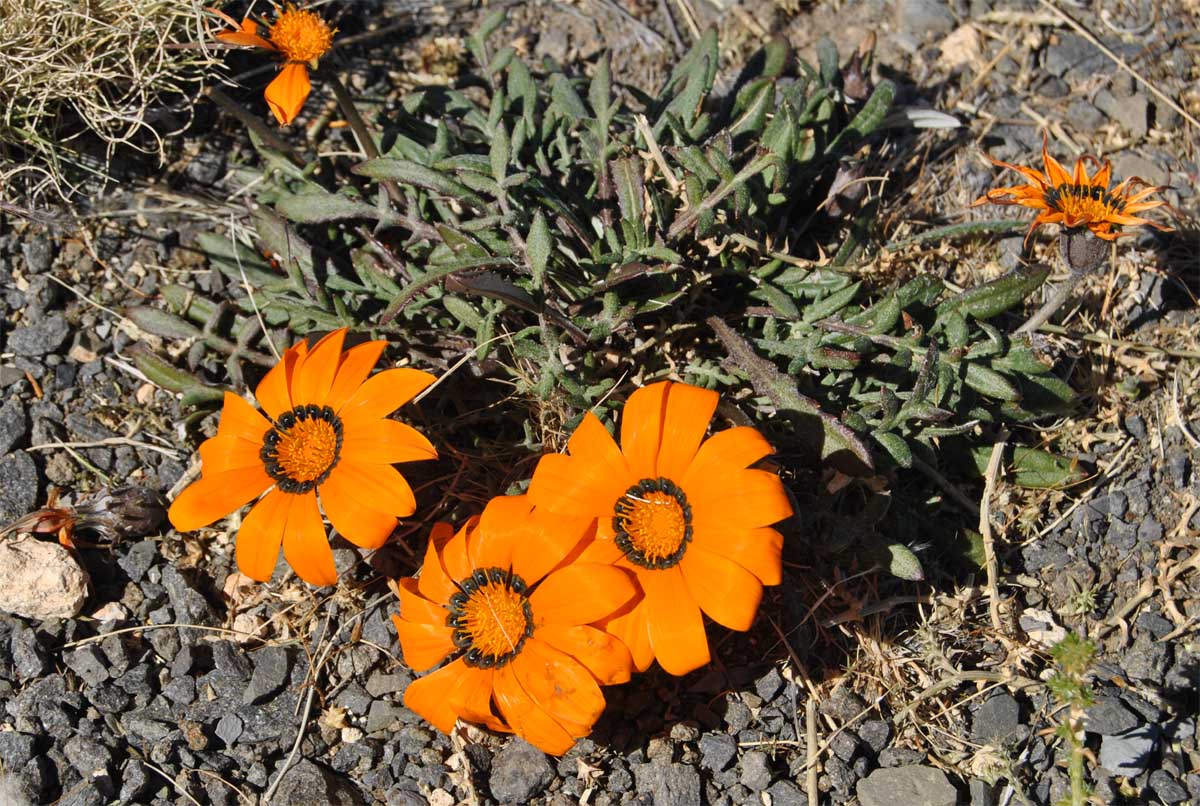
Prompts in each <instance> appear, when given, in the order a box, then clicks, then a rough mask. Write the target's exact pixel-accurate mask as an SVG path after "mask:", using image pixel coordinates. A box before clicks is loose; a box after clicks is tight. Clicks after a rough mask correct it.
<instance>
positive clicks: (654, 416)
mask: <svg viewBox="0 0 1200 806" xmlns="http://www.w3.org/2000/svg"><path fill="white" fill-rule="evenodd" d="M670 388H671V382H670V381H660V382H658V383H652V384H650V385H649V386H643V387H642V388H641V389H638V390H637V391H636V392H634V393H633V394H632V395H630V396H629V399H628V400H626V401H625V408H624V409H622V411H621V453H623V454H625V462H626V463H627V464H628V465H629V472H630V473H631V474H632V475H633V476H634V477H635V479H646V478H651V479H652V478H657V477H658V449H659V446H660V445H661V444H662V433H663V417H664V416H665V414H666V410H667V392H668V391H669V390H670Z"/></svg>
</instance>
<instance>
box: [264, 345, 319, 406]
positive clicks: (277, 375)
mask: <svg viewBox="0 0 1200 806" xmlns="http://www.w3.org/2000/svg"><path fill="white" fill-rule="evenodd" d="M303 346H304V343H303V342H301V343H300V344H298V345H295V346H293V347H289V348H288V349H287V350H285V351H284V353H283V356H282V357H281V358H280V359H279V363H278V364H276V365H275V366H273V367H271V370H270V372H268V373H267V374H266V375H265V376H263V379H262V381H260V382H259V384H258V388H256V389H255V390H254V396H255V397H256V398H258V404H259V405H260V406H262V407H263V411H265V412H266V413H267V414H268V415H269V416H270V417H271V419H272V420H278V419H279V415H281V414H283V413H284V412H285V411H289V410H291V408H292V398H291V395H290V393H289V392H288V378H290V377H291V374H292V369H293V368H294V367H295V366H296V362H297V361H299V360H300V356H301V355H302V354H303V353H304V352H307V349H303V350H302V349H301V348H302V347H303Z"/></svg>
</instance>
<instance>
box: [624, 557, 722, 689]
mask: <svg viewBox="0 0 1200 806" xmlns="http://www.w3.org/2000/svg"><path fill="white" fill-rule="evenodd" d="M638 581H639V582H641V583H642V590H643V591H645V592H646V600H645V604H644V605H643V607H645V608H646V626H647V628H648V629H649V631H650V646H651V647H653V648H654V657H655V658H657V659H658V664H659V665H660V666H662V667H663V669H665V670H666V671H667V672H668V673H670V674H673V675H684V674H687V673H688V672H690V671H692V670H694V669H699V668H700V667H701V666H703V665H705V664H706V663H708V661H709V660H710V656H709V654H708V636H707V635H705V633H704V619H703V618H702V617H701V616H700V608H699V607H698V606H697V605H696V601H695V600H694V599H693V598H692V594H691V592H690V591H689V590H688V587H687V583H685V582H684V581H683V574H682V573H681V572H680V570H679V567H678V566H676V567H674V568H667V569H665V570H663V571H646V572H643V573H641V574H638Z"/></svg>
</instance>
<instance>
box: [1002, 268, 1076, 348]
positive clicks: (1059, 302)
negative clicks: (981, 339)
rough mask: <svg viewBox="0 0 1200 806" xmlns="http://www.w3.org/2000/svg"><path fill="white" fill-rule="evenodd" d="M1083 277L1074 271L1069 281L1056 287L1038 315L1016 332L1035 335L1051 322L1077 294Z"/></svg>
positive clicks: (1066, 280) (1039, 309)
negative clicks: (1057, 312) (1074, 294)
mask: <svg viewBox="0 0 1200 806" xmlns="http://www.w3.org/2000/svg"><path fill="white" fill-rule="evenodd" d="M1083 277H1084V273H1083V272H1076V271H1073V272H1071V273H1070V274H1069V275H1067V279H1065V280H1063V281H1062V282H1061V283H1059V284H1058V285H1057V286H1055V288H1054V291H1052V292H1051V293H1050V298H1049V299H1048V300H1046V301H1045V303H1043V304H1042V307H1040V308H1038V310H1037V313H1035V314H1034V315H1033V316H1031V317H1029V319H1028V320H1026V322H1025V324H1023V325H1021V326H1020V327H1019V328H1017V330H1016V332H1017V333H1033V332H1034V331H1036V330H1037V329H1038V328H1039V327H1041V326H1042V325H1044V324H1046V323H1047V322H1048V321H1050V317H1051V316H1053V315H1054V312H1055V311H1057V310H1058V309H1059V308H1061V307H1062V306H1063V303H1065V302H1066V301H1067V300H1068V299H1069V298H1070V297H1071V294H1073V293H1074V292H1075V289H1076V288H1077V287H1078V286H1079V282H1080V281H1081V280H1082V279H1083Z"/></svg>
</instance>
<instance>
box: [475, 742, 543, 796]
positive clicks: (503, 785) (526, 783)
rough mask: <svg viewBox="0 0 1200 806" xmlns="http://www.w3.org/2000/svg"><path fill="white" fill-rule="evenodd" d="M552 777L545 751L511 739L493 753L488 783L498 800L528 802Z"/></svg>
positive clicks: (541, 790) (538, 793)
mask: <svg viewBox="0 0 1200 806" xmlns="http://www.w3.org/2000/svg"><path fill="white" fill-rule="evenodd" d="M553 780H554V768H553V767H552V766H551V765H550V759H548V758H547V757H546V754H545V753H543V752H542V751H541V750H538V749H537V748H536V747H534V746H533V745H531V744H529V743H528V742H526V741H525V740H524V739H513V740H512V741H510V742H509V743H508V744H507V745H505V746H504V747H503V748H501V749H500V752H498V753H496V755H495V756H493V758H492V771H491V774H490V775H489V776H488V787H489V788H490V789H491V790H492V797H494V798H495V799H496V800H498V801H500V802H501V803H528V802H529V800H530V799H531V798H534V797H536V796H537V795H540V794H541V793H542V792H543V791H544V790H545V789H546V787H547V786H549V785H550V782H551V781H553Z"/></svg>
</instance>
